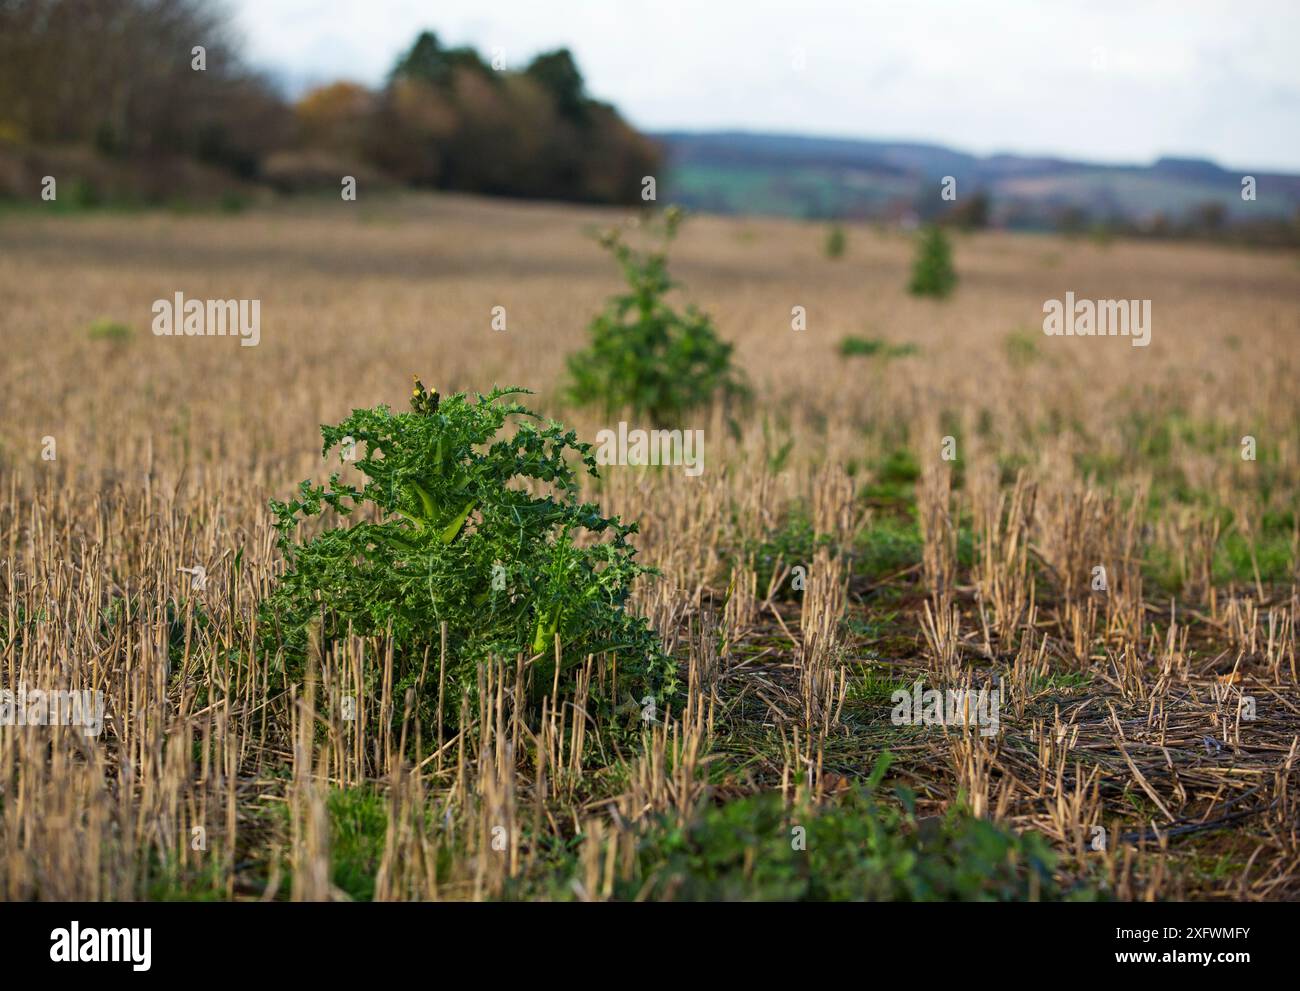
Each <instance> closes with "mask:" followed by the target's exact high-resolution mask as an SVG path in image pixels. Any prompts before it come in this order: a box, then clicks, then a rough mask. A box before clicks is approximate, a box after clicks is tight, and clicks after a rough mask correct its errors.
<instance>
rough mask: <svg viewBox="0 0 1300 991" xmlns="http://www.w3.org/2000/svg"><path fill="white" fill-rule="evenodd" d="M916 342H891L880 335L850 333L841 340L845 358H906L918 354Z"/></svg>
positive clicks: (842, 352)
mask: <svg viewBox="0 0 1300 991" xmlns="http://www.w3.org/2000/svg"><path fill="white" fill-rule="evenodd" d="M916 350H917V349H916V345H915V344H890V343H889V342H888V341H883V340H881V339H880V338H878V337H855V336H853V335H852V334H850V335H849V336H848V337H845V338H843V339H842V340H841V341H840V356H841V357H843V358H856V357H868V358H875V357H879V358H905V357H907V356H908V355H909V354H916Z"/></svg>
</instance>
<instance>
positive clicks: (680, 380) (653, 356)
mask: <svg viewBox="0 0 1300 991" xmlns="http://www.w3.org/2000/svg"><path fill="white" fill-rule="evenodd" d="M680 220H681V214H680V212H678V211H677V210H675V209H670V210H668V211H667V214H666V216H665V228H664V242H665V245H666V244H667V243H668V242H669V241H671V240H672V238H673V237H674V235H675V234H676V232H677V226H678V224H679V223H680ZM601 243H602V244H603V245H604V246H605V247H606V248H607V249H608V250H609V251H610V253H611V254H613V256H614V258H615V260H616V261H617V262H618V264H619V267H620V268H621V269H622V270H623V278H624V279H625V280H626V281H627V285H628V291H627V292H626V293H623V294H621V295H619V296H615V297H613V298H612V299H610V301H609V302H608V303H607V304H606V306H605V309H604V311H603V312H602V313H601V314H600V315H599V316H597V317H596V319H595V320H593V321H592V323H591V327H590V331H589V332H590V335H591V345H590V346H589V347H588V348H587V349H586V350H585V351H580V352H578V353H576V354H572V355H570V356H569V360H568V366H569V376H570V383H569V390H568V392H569V398H570V399H571V400H572V401H573V402H575V403H577V404H578V405H582V406H598V407H600V408H601V409H602V411H603V412H604V413H605V414H606V415H614V414H617V413H619V412H621V411H623V410H631V411H632V412H634V413H636V414H638V415H643V416H646V417H648V418H649V419H650V420H651V421H653V423H654V424H655V425H656V426H667V425H669V424H671V423H677V424H680V421H681V419H682V417H684V416H685V415H686V414H688V413H690V412H691V411H693V410H696V409H699V408H700V407H703V406H707V405H708V404H709V403H711V402H713V401H714V400H716V399H722V400H730V399H738V398H741V397H743V396H744V395H745V392H746V390H745V387H744V385H743V384H742V382H741V379H740V376H739V373H737V372H736V370H735V369H734V368H733V367H732V364H731V351H732V345H730V344H728V343H727V342H726V341H724V340H722V339H721V338H720V337H719V336H718V333H717V330H716V329H715V328H714V326H713V321H712V320H711V319H710V318H709V317H708V315H707V314H704V313H701V312H700V311H699V310H697V309H695V307H694V306H688V307H687V308H686V311H685V312H684V313H681V312H678V311H677V310H675V309H673V308H672V307H671V306H669V305H668V303H667V302H666V300H665V298H664V297H665V296H666V295H667V294H668V291H669V290H670V289H671V288H672V287H673V285H674V283H673V282H672V281H671V280H670V279H669V278H668V259H667V254H666V252H664V251H657V252H638V251H634V250H633V249H632V248H631V247H630V246H628V245H627V244H625V243H624V242H623V240H622V239H621V237H620V236H619V235H618V234H617V233H616V232H611V233H608V234H606V235H605V236H604V237H603V238H602V239H601Z"/></svg>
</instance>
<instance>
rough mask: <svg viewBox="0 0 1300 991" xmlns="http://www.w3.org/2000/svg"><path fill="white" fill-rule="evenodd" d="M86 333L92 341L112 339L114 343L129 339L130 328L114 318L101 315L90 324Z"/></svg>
mask: <svg viewBox="0 0 1300 991" xmlns="http://www.w3.org/2000/svg"><path fill="white" fill-rule="evenodd" d="M87 334H88V335H89V336H90V339H91V340H92V341H112V342H113V343H115V344H122V343H125V342H126V341H129V340H130V339H131V328H130V327H128V326H127V325H126V324H124V323H118V322H117V321H116V320H109V319H108V318H107V317H101V318H100V319H98V320H96V321H95V322H94V323H92V324H91V325H90V329H89V330H88V331H87Z"/></svg>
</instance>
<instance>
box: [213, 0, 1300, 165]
mask: <svg viewBox="0 0 1300 991" xmlns="http://www.w3.org/2000/svg"><path fill="white" fill-rule="evenodd" d="M234 8H235V9H236V11H237V14H238V20H239V23H240V25H241V26H242V28H243V30H244V35H245V38H246V40H247V42H248V54H249V57H250V59H251V60H252V61H253V62H254V63H255V64H257V65H259V66H262V67H265V68H268V69H272V70H275V71H278V72H281V73H283V75H284V78H286V79H288V80H290V81H291V82H293V83H294V84H296V85H299V86H301V85H304V84H309V83H315V82H321V81H325V80H329V79H334V78H339V77H346V78H353V79H358V80H360V81H363V82H367V83H371V84H377V83H379V82H380V81H381V80H382V79H383V77H384V75H385V73H386V72H387V70H388V69H389V68H390V67H391V65H392V63H393V60H394V58H395V57H396V55H397V54H398V52H399V51H401V50H402V49H404V48H405V47H407V46H408V45H409V44H410V43H411V41H412V40H413V39H414V37H415V35H416V33H417V32H418V31H419V30H421V29H425V28H428V29H431V30H434V31H437V32H438V34H439V36H440V37H441V38H442V39H443V41H444V43H447V44H462V43H468V44H473V45H475V46H476V47H478V48H479V49H480V51H482V52H484V53H487V52H490V51H491V49H492V48H494V47H497V46H500V47H502V48H504V49H505V52H506V56H507V59H508V60H509V61H510V62H511V63H512V64H516V65H518V64H521V63H523V62H525V61H526V60H527V59H528V58H530V57H531V56H532V55H534V54H535V53H537V52H538V51H542V50H545V49H548V48H554V47H558V46H560V45H566V46H568V47H569V48H571V49H572V50H573V52H574V54H575V56H576V57H577V59H578V64H579V66H580V67H581V69H582V71H583V73H584V74H585V76H586V78H587V82H588V88H589V89H590V91H591V92H592V93H593V94H594V95H596V96H598V97H600V98H602V99H607V100H610V101H611V102H613V103H614V104H616V105H617V106H618V107H619V108H620V109H621V110H622V111H623V112H624V114H626V115H627V116H628V117H629V118H630V119H631V120H632V121H633V122H634V123H635V124H637V125H638V126H640V127H643V128H649V129H655V130H659V129H669V128H683V129H704V128H747V129H752V130H770V131H787V132H800V133H811V134H834V135H843V136H850V137H881V138H912V139H921V140H932V141H937V142H941V143H946V144H950V145H954V146H956V147H959V148H962V149H965V150H971V151H975V152H981V153H987V152H993V151H1017V152H1027V153H1050V154H1058V155H1063V156H1068V157H1076V158H1085V159H1090V160H1097V161H1146V160H1150V159H1152V158H1154V157H1156V156H1157V155H1160V154H1178V155H1204V156H1207V157H1211V158H1214V159H1216V160H1218V161H1220V162H1221V163H1223V164H1225V165H1241V166H1250V167H1253V168H1289V169H1300V127H1297V126H1296V124H1297V119H1298V117H1300V114H1298V111H1300V59H1296V58H1295V55H1294V52H1293V50H1292V48H1293V46H1294V43H1295V39H1296V38H1297V36H1298V32H1297V28H1300V5H1297V4H1294V3H1292V2H1287V0H1252V2H1251V3H1250V4H1249V5H1243V4H1239V3H1229V2H1224V0H1200V2H1197V3H1194V4H1187V3H1181V2H1148V3H1141V2H1139V0H1125V2H1112V0H1063V2H1062V0H1058V2H1053V3H1051V4H1042V3H1031V2H1028V0H1024V2H1017V0H997V2H991V0H990V2H982V3H974V2H922V0H908V2H865V3H858V2H851V0H806V2H798V3H789V2H787V3H777V4H762V3H761V0H710V2H708V3H699V2H698V0H660V2H650V0H554V2H550V3H547V4H537V3H535V2H532V0H495V2H494V3H493V4H492V5H491V6H490V7H485V6H484V5H483V4H482V3H481V0H444V2H442V3H439V4H437V5H436V6H435V5H430V4H428V3H427V2H425V0H334V2H305V0H235V2H234ZM797 48H802V49H803V52H804V68H803V69H802V70H800V69H797V68H796V67H795V65H794V61H795V59H794V53H795V50H796V49H797ZM1097 50H1101V51H1102V52H1104V62H1103V64H1102V65H1101V67H1099V68H1098V67H1094V53H1095V52H1096V51H1097Z"/></svg>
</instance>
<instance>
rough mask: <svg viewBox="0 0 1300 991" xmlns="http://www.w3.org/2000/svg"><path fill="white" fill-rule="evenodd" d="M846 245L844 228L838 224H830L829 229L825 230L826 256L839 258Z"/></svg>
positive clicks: (846, 238) (846, 239)
mask: <svg viewBox="0 0 1300 991" xmlns="http://www.w3.org/2000/svg"><path fill="white" fill-rule="evenodd" d="M847 245H848V237H847V235H845V233H844V228H843V227H841V226H840V225H839V224H832V225H831V229H830V230H829V231H827V232H826V257H827V258H840V257H842V256H843V255H844V249H845V247H847Z"/></svg>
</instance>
